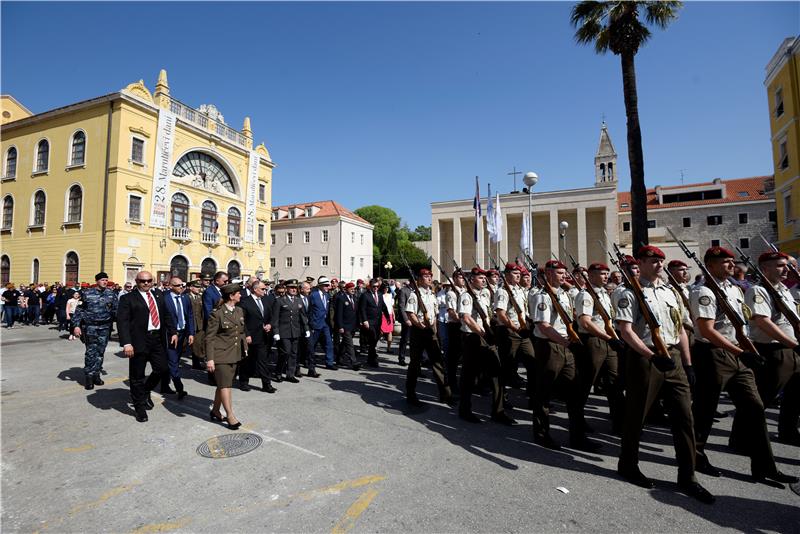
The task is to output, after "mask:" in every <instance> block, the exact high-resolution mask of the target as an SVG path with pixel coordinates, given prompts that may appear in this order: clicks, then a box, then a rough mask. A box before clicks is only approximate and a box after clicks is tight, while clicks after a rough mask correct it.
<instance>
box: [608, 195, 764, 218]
mask: <svg viewBox="0 0 800 534" xmlns="http://www.w3.org/2000/svg"><path fill="white" fill-rule="evenodd" d="M774 203H775V199H774V198H765V199H761V200H745V201H743V202H719V203H717V204H698V205H696V206H676V207H674V208H653V207H652V206H648V207H647V213H648V214H651V213H660V212H662V211H686V210H698V209H718V208H727V207H736V206H748V205H751V204H774ZM618 213H619V216H620V217H621V216H623V215H630V214H631V210H630V209H625V210H619V212H618Z"/></svg>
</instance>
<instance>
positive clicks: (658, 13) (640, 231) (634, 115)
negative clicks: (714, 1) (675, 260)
mask: <svg viewBox="0 0 800 534" xmlns="http://www.w3.org/2000/svg"><path fill="white" fill-rule="evenodd" d="M682 5H683V2H678V1H616V2H598V1H583V2H578V3H577V4H575V7H573V8H572V13H571V15H570V22H571V23H572V25H573V26H574V27H575V28H577V30H576V31H575V40H576V41H577V42H578V43H580V44H590V43H594V49H595V51H596V52H597V53H598V54H605V53H606V52H608V51H609V50H611V52H612V53H613V54H614V55H617V56H619V57H620V60H621V62H622V92H623V95H624V97H625V115H626V117H627V119H628V162H629V164H630V171H631V226H632V230H633V244H632V245H633V248H634V250H635V249H636V247H638V246H639V244H640V243H644V244H647V243H648V242H649V239H648V236H647V187H646V186H645V183H644V157H643V156H642V130H641V128H640V126H639V104H638V98H639V97H638V95H637V94H636V67H635V65H634V58H635V57H636V53H637V52H638V51H639V48H641V47H642V46H643V45H644V44H645V43H646V42H647V41H648V39H650V35H651V34H650V30H649V29H648V28H647V26H646V25H645V24H643V23H642V21H641V20H640V17H642V16H643V17H644V20H645V22H646V23H647V24H649V25H652V26H657V27H659V28H661V29H664V28H666V27H667V26H668V25H669V23H670V22H672V21H673V20H675V19H676V18H677V17H678V10H679V9H680V8H681V6H682Z"/></svg>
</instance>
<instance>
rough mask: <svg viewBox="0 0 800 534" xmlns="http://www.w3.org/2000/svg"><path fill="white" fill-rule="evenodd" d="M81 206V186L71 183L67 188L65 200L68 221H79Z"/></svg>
mask: <svg viewBox="0 0 800 534" xmlns="http://www.w3.org/2000/svg"><path fill="white" fill-rule="evenodd" d="M82 206H83V191H82V190H81V186H79V185H73V186H72V187H70V188H69V199H68V200H67V221H66V222H70V223H76V222H81V209H82Z"/></svg>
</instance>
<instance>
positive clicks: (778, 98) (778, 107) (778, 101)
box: [775, 87, 783, 119]
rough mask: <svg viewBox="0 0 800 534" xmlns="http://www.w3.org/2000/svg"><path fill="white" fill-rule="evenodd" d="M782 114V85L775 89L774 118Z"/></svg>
mask: <svg viewBox="0 0 800 534" xmlns="http://www.w3.org/2000/svg"><path fill="white" fill-rule="evenodd" d="M781 115H783V87H778V88H777V89H775V118H776V119H777V118H778V117H780V116H781Z"/></svg>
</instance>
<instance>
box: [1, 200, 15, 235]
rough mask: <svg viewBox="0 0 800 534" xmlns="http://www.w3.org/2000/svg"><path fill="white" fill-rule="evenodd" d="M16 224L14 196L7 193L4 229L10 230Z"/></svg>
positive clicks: (4, 208)
mask: <svg viewBox="0 0 800 534" xmlns="http://www.w3.org/2000/svg"><path fill="white" fill-rule="evenodd" d="M13 224H14V197H12V196H11V195H6V196H5V198H4V199H3V230H10V229H11V226H12V225H13Z"/></svg>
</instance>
